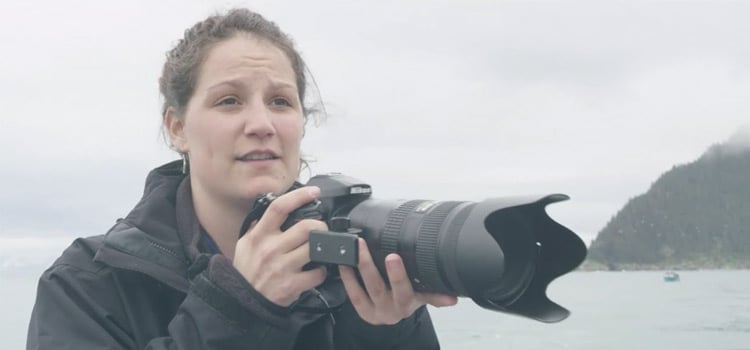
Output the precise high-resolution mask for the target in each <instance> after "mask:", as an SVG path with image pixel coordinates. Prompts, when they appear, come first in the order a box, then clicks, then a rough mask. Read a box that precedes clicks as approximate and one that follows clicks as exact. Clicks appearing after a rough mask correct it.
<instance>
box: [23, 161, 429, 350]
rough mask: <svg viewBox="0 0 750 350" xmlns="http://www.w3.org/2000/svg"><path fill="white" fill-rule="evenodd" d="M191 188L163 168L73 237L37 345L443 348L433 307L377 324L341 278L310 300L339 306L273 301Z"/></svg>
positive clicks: (47, 300)
mask: <svg viewBox="0 0 750 350" xmlns="http://www.w3.org/2000/svg"><path fill="white" fill-rule="evenodd" d="M189 188H190V186H189V181H187V177H185V176H184V175H183V174H181V172H180V171H179V164H177V163H176V162H173V163H169V164H166V165H163V166H161V167H159V168H157V169H154V170H153V171H152V172H151V173H150V174H149V176H148V178H147V179H146V188H145V191H144V195H143V198H142V199H141V201H140V202H139V203H138V205H136V207H135V208H134V209H133V210H132V211H131V212H130V213H129V214H128V216H127V217H126V218H125V219H122V220H119V221H118V223H117V224H116V225H115V226H114V227H113V228H112V229H111V230H110V231H109V232H108V233H107V234H106V235H104V236H95V237H90V238H81V239H77V240H76V241H75V242H73V244H72V245H71V246H70V247H69V248H68V249H66V250H65V252H64V253H63V254H62V256H61V257H60V258H58V259H57V261H55V263H54V264H53V265H52V266H51V267H50V268H49V269H47V270H46V271H45V272H44V274H43V275H42V277H41V278H40V280H39V286H38V289H37V297H36V304H35V305H34V309H33V312H32V316H31V322H30V325H29V333H28V340H27V349H76V350H79V349H438V348H439V346H438V342H437V338H436V336H435V332H434V330H433V327H432V323H431V321H430V317H429V314H428V313H427V309H426V308H424V307H422V308H420V309H419V310H417V312H415V314H414V315H412V316H411V317H409V318H407V319H404V320H402V321H401V322H400V323H398V324H396V325H393V326H372V325H369V324H367V323H366V322H364V321H363V320H362V319H361V318H359V316H358V315H357V313H356V312H355V311H354V309H353V308H352V306H351V304H350V303H348V302H347V301H346V299H345V294H344V292H343V289H342V288H340V286H338V287H337V286H333V287H331V288H327V289H326V288H323V290H321V292H320V293H321V294H319V295H315V296H312V294H313V293H308V294H305V295H306V296H307V297H306V298H303V299H305V300H302V301H301V302H300V304H305V303H306V302H307V303H310V304H311V305H312V303H315V302H316V300H317V298H323V297H325V298H327V300H329V301H331V304H332V306H338V307H336V308H335V309H334V311H332V312H330V313H320V312H307V311H302V310H304V309H302V310H301V309H296V308H295V309H290V308H285V307H281V306H278V305H275V304H273V303H271V302H270V301H269V300H267V299H266V298H264V297H263V296H262V295H260V294H259V293H258V292H256V291H255V290H254V289H253V288H252V286H250V284H248V283H247V281H246V280H245V279H244V278H243V277H242V275H240V274H239V272H237V270H235V269H234V268H233V267H232V265H231V262H230V261H229V260H228V259H227V258H225V257H224V256H222V255H212V256H211V255H207V254H202V253H201V251H200V249H199V238H200V232H201V231H200V230H201V228H200V225H199V224H198V222H197V219H196V218H195V213H194V211H193V207H192V199H191V198H190V190H189ZM342 295H343V297H342ZM339 305H340V306H339Z"/></svg>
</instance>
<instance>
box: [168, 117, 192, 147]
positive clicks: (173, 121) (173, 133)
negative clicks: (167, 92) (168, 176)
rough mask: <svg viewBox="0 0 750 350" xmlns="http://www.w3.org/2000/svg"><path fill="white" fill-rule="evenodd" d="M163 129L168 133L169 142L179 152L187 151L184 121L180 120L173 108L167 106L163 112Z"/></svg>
mask: <svg viewBox="0 0 750 350" xmlns="http://www.w3.org/2000/svg"><path fill="white" fill-rule="evenodd" d="M164 129H166V130H167V134H168V135H169V143H170V144H172V145H173V146H174V148H175V149H176V150H177V151H179V152H180V153H187V152H188V149H189V147H188V142H187V138H186V137H185V121H184V120H182V119H181V118H180V117H179V116H178V115H177V111H175V110H174V108H172V107H169V108H167V111H166V112H165V113H164Z"/></svg>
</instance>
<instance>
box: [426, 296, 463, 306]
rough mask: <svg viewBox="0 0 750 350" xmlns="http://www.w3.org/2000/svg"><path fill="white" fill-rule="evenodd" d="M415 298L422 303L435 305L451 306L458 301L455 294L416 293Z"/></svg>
mask: <svg viewBox="0 0 750 350" xmlns="http://www.w3.org/2000/svg"><path fill="white" fill-rule="evenodd" d="M417 299H419V300H421V302H422V303H424V304H430V305H432V306H436V307H443V306H453V305H456V304H457V303H458V297H457V296H455V295H447V294H436V293H417Z"/></svg>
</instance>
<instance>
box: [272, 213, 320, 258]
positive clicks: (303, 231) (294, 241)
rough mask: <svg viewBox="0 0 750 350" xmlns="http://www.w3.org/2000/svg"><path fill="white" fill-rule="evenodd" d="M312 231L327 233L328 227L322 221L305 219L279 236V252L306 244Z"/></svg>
mask: <svg viewBox="0 0 750 350" xmlns="http://www.w3.org/2000/svg"><path fill="white" fill-rule="evenodd" d="M312 230H319V231H328V225H326V223H325V222H323V221H320V220H313V219H305V220H302V221H300V222H298V223H296V224H294V225H293V226H292V227H290V228H289V229H288V230H286V231H284V233H283V234H282V235H280V236H279V241H278V245H279V251H280V252H282V253H286V252H289V251H292V250H295V249H297V247H299V246H301V245H303V244H305V243H307V241H308V240H309V239H310V231H312ZM308 260H309V259H308Z"/></svg>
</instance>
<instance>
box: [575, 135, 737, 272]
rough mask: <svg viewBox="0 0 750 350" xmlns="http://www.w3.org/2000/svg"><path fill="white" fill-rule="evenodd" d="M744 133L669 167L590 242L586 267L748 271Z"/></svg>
mask: <svg viewBox="0 0 750 350" xmlns="http://www.w3.org/2000/svg"><path fill="white" fill-rule="evenodd" d="M748 131H750V130H745V131H741V132H738V133H737V134H736V135H735V136H733V137H732V138H731V139H730V140H729V141H728V142H726V143H724V144H719V145H715V146H712V147H711V148H710V149H709V150H708V151H707V152H706V153H705V154H703V156H701V157H700V158H699V159H697V160H696V161H694V162H692V163H689V164H684V165H680V166H675V167H673V168H672V169H671V170H669V171H667V172H666V173H664V174H663V175H662V176H661V177H659V179H658V180H656V182H654V183H653V184H652V186H651V188H650V189H649V190H648V192H646V193H645V194H643V195H640V196H637V197H635V198H632V199H631V200H630V201H629V202H628V203H627V204H626V205H625V207H623V208H622V209H621V210H620V212H618V213H617V214H616V215H615V216H613V217H612V219H611V220H610V221H609V223H607V225H606V226H605V227H604V229H602V230H601V232H599V234H598V236H597V238H596V240H594V242H592V244H591V246H590V248H589V256H588V259H589V261H588V262H587V265H588V266H596V265H599V264H601V265H603V266H606V267H608V268H610V269H618V270H619V269H645V268H667V269H670V268H750V141H748V138H749V137H750V135H749V134H750V132H748ZM601 265H599V266H601Z"/></svg>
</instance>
